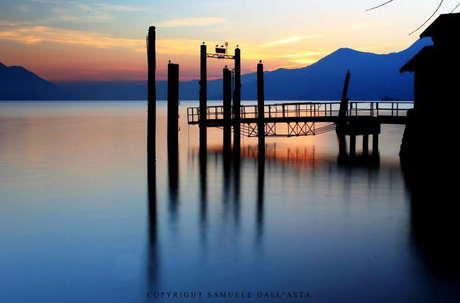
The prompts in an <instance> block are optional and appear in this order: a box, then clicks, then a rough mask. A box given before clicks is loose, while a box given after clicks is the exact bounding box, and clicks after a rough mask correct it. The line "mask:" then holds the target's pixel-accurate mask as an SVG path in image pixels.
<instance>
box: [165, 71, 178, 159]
mask: <svg viewBox="0 0 460 303" xmlns="http://www.w3.org/2000/svg"><path fill="white" fill-rule="evenodd" d="M178 149H179V64H173V63H169V64H168V153H169V154H177V153H178Z"/></svg>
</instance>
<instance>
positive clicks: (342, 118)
mask: <svg viewBox="0 0 460 303" xmlns="http://www.w3.org/2000/svg"><path fill="white" fill-rule="evenodd" d="M350 76H351V75H350V71H347V74H346V76H345V83H344V85H343V91H342V99H341V101H340V108H339V121H338V123H337V129H336V132H337V137H338V139H339V158H340V159H343V158H346V157H347V147H346V144H347V143H346V139H345V134H346V128H347V110H348V100H349V99H348V96H347V95H348V85H349V83H350ZM350 141H351V138H350ZM350 147H351V146H350ZM350 152H351V150H350Z"/></svg>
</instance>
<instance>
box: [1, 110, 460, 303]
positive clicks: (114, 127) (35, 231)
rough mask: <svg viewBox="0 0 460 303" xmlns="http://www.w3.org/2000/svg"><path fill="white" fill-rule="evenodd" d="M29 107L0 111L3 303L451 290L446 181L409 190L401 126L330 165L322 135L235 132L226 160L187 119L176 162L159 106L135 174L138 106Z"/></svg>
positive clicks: (380, 297) (390, 295)
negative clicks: (263, 141) (239, 142)
mask: <svg viewBox="0 0 460 303" xmlns="http://www.w3.org/2000/svg"><path fill="white" fill-rule="evenodd" d="M39 104H40V103H33V104H32V105H29V107H33V106H35V107H36V109H35V111H37V112H39V113H40V115H38V116H35V113H34V112H33V111H31V110H30V109H29V110H28V113H27V115H25V114H23V113H22V112H21V115H19V116H16V114H17V112H18V111H16V112H15V114H14V115H11V116H8V117H6V116H5V115H8V110H5V109H2V110H0V142H1V144H0V184H1V186H0V214H1V220H0V243H2V245H1V249H0V267H1V268H2V270H1V271H0V301H1V302H12V303H16V302H26V301H27V302H29V301H30V302H33V301H37V300H38V301H46V302H53V303H54V302H75V303H76V302H93V301H100V302H103V301H110V302H120V303H121V302H142V301H146V302H154V301H153V300H152V299H148V298H146V293H147V292H148V291H184V290H203V291H235V290H247V291H255V292H257V291H281V292H283V291H293V290H297V289H301V290H304V291H309V292H310V294H311V295H312V299H313V298H314V300H315V301H316V302H341V301H349V302H382V303H383V302H385V303H386V302H436V301H437V300H438V301H439V300H443V301H444V302H455V301H456V299H457V297H458V295H459V294H458V289H460V287H459V285H460V283H459V282H458V280H457V279H456V277H458V271H457V268H458V266H457V265H458V261H456V256H457V255H458V250H456V248H455V245H454V244H456V241H455V239H456V237H457V235H456V234H457V231H458V227H457V225H456V224H455V222H456V215H457V214H458V209H456V208H455V207H454V206H452V205H454V202H455V197H456V195H455V194H453V193H452V191H453V190H455V188H456V184H454V183H455V182H454V181H455V178H453V179H452V182H451V183H446V184H444V185H442V181H443V180H444V179H446V177H444V176H441V174H433V175H431V176H430V175H428V176H429V177H427V178H425V181H424V183H418V184H416V185H413V186H409V188H415V189H422V191H416V190H413V189H412V191H407V189H406V185H405V183H404V179H403V175H402V173H401V169H400V165H399V162H398V161H399V160H398V157H397V151H398V150H399V142H400V140H401V136H402V129H398V128H392V129H390V130H392V131H390V132H388V131H386V130H383V132H382V136H381V139H382V144H381V155H382V157H381V158H380V159H379V161H378V162H377V163H376V162H371V161H369V160H367V159H368V158H365V157H363V158H362V159H360V158H359V157H357V160H356V159H355V160H354V161H345V162H339V161H338V157H337V156H338V154H339V151H338V144H337V139H336V137H335V136H328V135H327V134H325V135H324V136H316V137H310V138H291V139H286V140H283V139H278V138H276V141H271V139H267V146H266V148H265V153H264V154H263V155H261V154H259V152H258V148H257V145H256V143H257V140H252V141H251V139H247V138H246V139H245V142H244V143H246V144H245V145H243V146H242V149H241V154H240V159H239V161H236V160H235V156H234V155H233V154H232V155H230V157H228V158H226V156H225V154H224V153H223V151H222V147H221V145H222V144H221V143H222V133H221V131H220V130H211V129H210V130H209V132H208V134H209V135H208V143H209V144H208V146H209V149H208V150H207V151H205V152H204V153H200V152H199V144H198V143H199V137H198V128H193V127H190V128H187V126H186V125H184V124H182V125H181V126H182V127H181V129H182V131H181V133H180V136H181V138H180V140H181V141H180V142H181V143H182V145H181V146H186V145H187V144H186V142H187V140H188V139H190V149H189V150H187V149H185V148H182V149H180V150H179V154H178V157H177V158H176V157H171V156H169V155H168V153H167V149H166V147H167V145H166V139H165V137H166V136H165V134H166V132H165V131H162V130H166V127H165V126H166V119H165V116H166V110H165V108H164V109H162V107H161V106H160V104H159V107H158V115H159V119H158V123H159V124H158V137H157V140H158V142H157V143H158V144H157V146H158V151H157V164H156V167H154V169H149V170H147V171H146V169H145V163H146V156H145V149H146V146H145V136H146V134H145V118H146V116H145V103H143V102H139V103H134V105H131V103H130V104H129V105H127V104H126V103H121V102H120V103H111V102H107V103H103V104H98V105H97V107H98V108H97V109H96V110H95V109H94V106H95V105H91V106H89V107H88V108H86V107H85V105H84V104H81V103H78V104H77V105H72V106H69V108H66V106H65V105H62V108H61V109H60V110H59V111H58V112H55V111H53V110H50V108H53V107H52V106H51V105H50V106H48V107H46V108H45V109H41V108H40V105H39ZM1 106H2V104H0V107H1ZM11 106H13V105H11ZM75 107H77V109H78V110H75ZM127 111H129V115H127ZM182 116H185V113H182ZM181 121H182V122H181V123H185V122H184V121H183V120H181ZM273 142H276V144H273ZM383 142H385V143H383ZM358 144H359V143H358ZM392 144H393V145H392ZM212 146H216V148H212ZM179 159H180V161H179ZM182 159H185V161H183V160H182ZM424 167H425V166H424ZM150 168H151V167H150ZM425 176H426V175H425ZM147 178H148V182H146V179H147ZM179 181H180V182H179ZM147 187H148V197H147V196H146V192H147ZM452 194H453V195H452ZM449 195H451V196H449ZM426 199H429V200H430V201H428V203H421V202H420V201H422V200H426ZM443 201H447V202H451V203H447V202H446V203H444V202H443ZM50 285H51V286H50ZM24 289H27V290H28V292H24ZM56 289H61V290H62V291H60V292H57V291H56ZM76 290H78V291H76ZM439 298H441V299H439ZM157 301H158V302H175V301H176V300H167V299H164V300H155V302H157ZM178 301H181V302H187V301H189V300H186V299H180V300H178ZM205 301H206V302H213V301H217V302H222V299H220V300H212V299H209V300H208V299H206V300H205ZM241 301H242V302H252V301H257V299H256V300H241ZM262 301H263V300H262ZM265 301H267V300H265ZM270 301H273V302H276V301H278V302H285V300H284V299H280V300H276V299H274V300H270ZM194 302H198V300H196V299H195V301H194Z"/></svg>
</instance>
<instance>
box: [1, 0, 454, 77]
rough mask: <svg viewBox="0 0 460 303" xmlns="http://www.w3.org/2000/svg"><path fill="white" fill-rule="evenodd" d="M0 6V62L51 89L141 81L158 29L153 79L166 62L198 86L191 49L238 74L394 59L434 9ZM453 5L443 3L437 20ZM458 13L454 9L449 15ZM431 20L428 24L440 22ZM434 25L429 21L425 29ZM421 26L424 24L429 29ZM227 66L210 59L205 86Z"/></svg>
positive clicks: (146, 1) (341, 2)
mask: <svg viewBox="0 0 460 303" xmlns="http://www.w3.org/2000/svg"><path fill="white" fill-rule="evenodd" d="M384 2H386V0H347V1H345V0H318V1H316V0H282V1H281V0H265V1H262V0H232V1H222V0H221V1H216V0H214V1H208V0H167V1H158V0H131V1H128V0H126V1H120V0H112V1H109V0H80V1H79V0H70V1H67V0H0V62H2V63H3V64H5V65H7V66H10V65H21V66H24V67H25V68H27V69H29V70H30V71H32V72H34V73H36V74H38V75H39V76H41V77H43V78H45V79H47V80H50V81H54V82H79V81H84V82H88V81H89V82H94V81H141V80H146V75H147V59H146V41H145V39H146V38H145V37H146V35H147V32H148V28H149V26H151V25H154V26H155V27H156V29H157V79H158V80H162V79H165V78H166V72H167V64H168V61H169V60H171V61H172V62H174V63H178V64H179V65H180V77H181V80H183V81H187V80H192V79H197V78H198V77H199V49H200V45H201V44H202V43H203V42H206V44H207V45H208V52H213V50H214V47H215V45H216V44H219V45H222V44H224V43H225V42H228V44H229V54H233V52H234V48H235V47H236V45H238V46H239V48H240V49H241V55H242V72H243V73H249V72H254V71H255V70H256V65H257V63H258V61H259V60H262V61H263V63H264V67H265V69H266V70H275V69H278V68H300V67H304V66H308V65H310V64H313V63H315V62H316V61H318V60H319V59H321V58H323V57H324V56H326V55H328V54H329V53H331V52H333V51H335V50H336V49H338V48H341V47H349V48H353V49H356V50H360V51H365V52H373V53H390V52H397V51H401V50H404V49H406V48H408V47H409V46H410V45H411V44H412V43H414V42H415V41H416V40H417V39H418V35H419V34H420V33H421V31H422V30H423V28H422V30H420V31H418V32H415V33H414V34H412V35H409V34H410V33H411V32H412V31H413V30H415V29H416V28H418V27H419V26H420V25H421V24H423V22H424V21H425V20H426V19H427V18H428V17H429V16H430V15H431V14H432V13H433V12H434V10H435V9H436V8H437V6H438V5H439V2H440V1H439V0H394V1H392V2H391V3H389V4H388V5H385V6H383V7H381V8H379V9H375V10H371V11H366V10H367V9H369V8H371V7H373V6H376V5H379V4H381V3H384ZM458 2H459V0H445V1H444V3H443V5H442V7H441V9H440V11H439V13H449V12H451V11H452V10H453V9H454V8H455V7H456V5H457V4H458ZM456 12H460V8H457V9H456ZM439 13H438V14H437V15H439ZM435 18H436V16H435V17H434V18H433V20H434V19H435ZM428 24H429V23H428ZM225 65H229V67H232V66H233V62H232V61H228V60H217V59H210V60H209V62H208V77H209V79H213V78H220V77H221V75H222V68H223V67H224V66H225Z"/></svg>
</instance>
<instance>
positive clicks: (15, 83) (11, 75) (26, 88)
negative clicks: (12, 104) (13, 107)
mask: <svg viewBox="0 0 460 303" xmlns="http://www.w3.org/2000/svg"><path fill="white" fill-rule="evenodd" d="M78 99H81V98H80V97H79V96H77V95H76V94H73V93H69V92H66V91H64V90H63V89H62V88H60V87H58V86H57V85H56V84H53V83H51V82H48V81H46V80H44V79H42V78H40V77H39V76H37V75H36V74H34V73H32V72H30V71H28V70H26V69H25V68H23V67H21V66H10V67H7V66H5V65H4V64H2V63H0V100H78Z"/></svg>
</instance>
